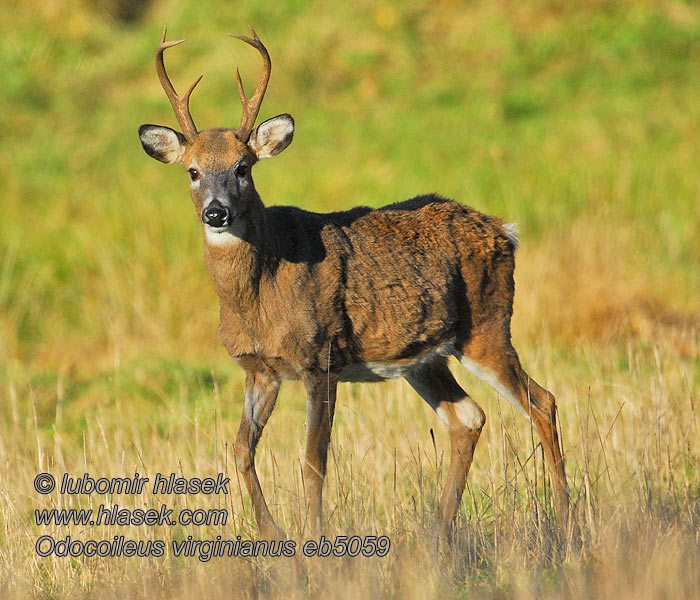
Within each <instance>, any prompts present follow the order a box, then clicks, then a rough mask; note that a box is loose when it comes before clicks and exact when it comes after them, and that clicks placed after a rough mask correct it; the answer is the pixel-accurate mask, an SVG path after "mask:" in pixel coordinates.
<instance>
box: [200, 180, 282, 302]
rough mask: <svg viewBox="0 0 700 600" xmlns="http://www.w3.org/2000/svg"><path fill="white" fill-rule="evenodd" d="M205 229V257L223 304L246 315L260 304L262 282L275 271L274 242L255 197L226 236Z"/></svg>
mask: <svg viewBox="0 0 700 600" xmlns="http://www.w3.org/2000/svg"><path fill="white" fill-rule="evenodd" d="M203 229H204V255H205V258H206V261H207V266H208V267H209V273H210V275H211V280H212V283H213V285H214V290H215V291H216V293H217V294H218V296H219V300H220V302H221V304H222V305H223V304H226V306H227V308H229V309H232V310H235V311H236V312H246V310H248V309H249V308H250V307H251V303H253V304H255V303H257V300H258V295H259V291H260V281H261V279H262V278H263V277H264V275H265V274H266V273H268V272H271V271H273V270H274V264H275V258H274V257H275V256H276V254H277V253H276V252H275V239H274V236H273V235H272V232H271V231H270V230H269V225H268V222H267V217H266V214H265V206H264V205H263V203H262V201H261V200H260V197H259V196H258V195H257V194H256V195H255V199H254V201H253V202H251V203H250V205H249V207H248V210H246V212H245V213H244V214H243V215H240V217H238V218H237V220H236V222H235V223H234V225H233V226H232V227H231V228H230V229H229V230H228V231H225V232H222V233H212V232H211V231H210V230H208V229H207V227H206V226H203Z"/></svg>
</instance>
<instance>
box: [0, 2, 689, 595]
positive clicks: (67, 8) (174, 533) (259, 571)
mask: <svg viewBox="0 0 700 600" xmlns="http://www.w3.org/2000/svg"><path fill="white" fill-rule="evenodd" d="M106 4H108V5H109V6H111V7H112V10H111V11H110V10H107V9H106V8H105V5H106ZM238 4H239V3H236V4H235V5H234V4H233V3H225V2H215V1H214V0H202V1H200V2H197V3H194V2H192V3H185V2H174V1H166V0H162V1H159V2H153V3H151V4H150V5H149V6H148V7H147V9H146V10H145V11H144V12H143V13H142V14H137V15H134V16H133V19H131V18H130V17H129V14H130V13H128V12H124V11H122V12H119V11H118V10H117V9H116V8H114V7H116V6H117V5H123V6H127V7H128V6H129V4H128V3H127V2H122V3H118V2H112V3H100V2H96V1H88V0H84V1H83V2H71V3H69V2H60V1H57V0H47V1H46V2H43V3H41V4H32V5H31V6H30V5H29V4H28V3H26V2H21V1H19V0H10V2H9V5H8V6H7V7H6V8H5V10H4V11H3V14H2V16H0V23H2V32H3V34H2V36H0V63H1V64H2V74H1V75H0V81H1V82H2V90H3V92H2V94H0V131H2V136H1V139H2V143H1V144H0V197H1V200H0V597H3V598H5V597H7V598H27V597H32V598H41V599H63V598H83V597H84V598H93V597H95V598H117V597H119V598H122V597H126V598H136V597H148V598H227V597H243V598H279V597H283V596H284V597H288V598H302V597H306V596H307V595H318V596H322V597H326V598H363V599H364V598H375V597H388V598H518V599H530V598H542V597H549V598H601V599H609V598H612V599H615V600H623V599H626V598H634V599H635V600H640V599H646V598H669V599H670V598H700V533H699V531H700V463H699V461H700V169H698V166H699V165H700V150H699V149H700V126H699V124H700V102H699V101H698V99H699V98H700V6H699V5H697V4H696V3H692V2H677V1H675V0H672V1H670V2H664V3H661V2H644V1H642V2H629V3H627V2H622V3H621V2H612V1H611V2H606V1H605V0H601V1H597V2H592V3H591V2H572V3H569V2H556V1H551V2H550V1H543V2H537V3H516V2H513V3H510V2H501V1H496V2H487V1H477V2H470V3H463V2H459V1H457V0H440V1H432V2H428V1H422V0H421V1H416V2H410V3H403V2H398V1H396V2H386V3H373V2H368V1H365V0H360V1H359V2H355V3H352V8H350V4H348V3H341V2H325V3H324V2H307V1H306V0H293V1H290V2H285V3H274V2H267V1H264V2H263V1H261V2H256V3H245V5H244V6H239V5H238ZM132 8H133V6H132ZM166 22H167V24H168V27H169V32H170V34H169V37H170V38H171V39H177V38H182V37H186V38H188V42H187V43H186V44H184V45H183V46H181V47H178V49H177V50H171V51H170V54H169V57H168V66H169V71H170V73H171V75H172V77H173V79H174V82H175V85H176V87H177V88H178V89H183V88H184V87H185V86H186V85H188V84H189V83H190V82H191V81H192V80H193V79H194V78H195V77H196V76H198V75H199V74H201V73H205V74H206V76H205V78H204V80H203V81H202V83H201V84H200V86H199V88H198V90H197V92H196V93H195V94H194V95H193V100H192V110H193V115H194V118H195V120H196V122H197V124H198V126H199V127H200V128H207V127H215V126H230V127H235V125H236V124H237V123H238V119H239V110H240V107H239V103H238V99H237V93H236V89H235V79H234V71H233V69H234V66H235V65H239V66H240V67H241V71H242V74H243V77H244V80H246V81H253V80H254V78H255V77H256V76H257V73H258V71H257V70H258V68H259V59H258V57H257V56H256V55H255V53H254V52H253V51H252V50H251V49H249V48H245V47H244V46H243V45H242V44H241V43H240V42H237V41H234V40H231V39H230V38H227V37H225V35H224V34H225V33H226V32H227V31H234V32H240V33H245V31H246V25H247V24H248V23H252V24H253V25H254V26H255V27H256V29H257V31H258V33H259V34H260V36H261V38H262V39H263V41H264V42H265V43H266V45H267V47H268V49H269V50H270V53H271V55H272V61H273V73H272V80H271V83H270V88H269V91H268V93H267V96H266V100H265V103H264V105H263V108H262V111H261V119H264V118H268V117H270V116H273V115H275V114H278V113H282V112H289V113H291V114H293V115H294V117H295V119H296V124H297V126H296V133H295V139H294V142H293V144H292V145H291V147H290V148H289V149H288V150H287V151H286V152H285V153H284V154H282V155H281V156H279V157H277V158H275V159H274V160H270V161H264V162H263V163H261V164H260V165H258V166H257V167H256V173H255V176H256V186H257V188H258V190H259V192H260V194H261V196H262V198H263V200H264V201H266V202H267V203H268V204H294V205H297V206H300V207H303V208H307V209H311V210H342V209H345V208H349V207H351V206H353V205H356V204H368V205H372V206H380V205H382V204H385V203H389V202H394V201H398V200H401V199H404V198H408V197H410V196H414V195H416V194H419V193H425V192H437V193H440V194H442V195H445V196H448V197H452V198H455V199H457V200H459V201H461V202H464V203H467V204H470V205H472V206H474V207H476V208H478V209H480V210H482V211H484V212H488V213H492V214H497V215H499V216H502V217H503V218H505V219H506V220H507V221H517V222H518V223H519V224H520V240H521V248H520V250H519V252H518V257H517V265H518V266H517V269H516V281H517V290H518V291H517V294H516V306H515V314H514V318H513V339H514V344H515V346H516V347H517V348H518V349H519V352H520V356H521V359H522V361H523V363H524V366H525V368H526V369H527V370H528V372H530V373H531V374H532V375H533V376H534V377H535V378H536V379H537V380H538V381H540V382H541V383H542V384H543V385H545V386H546V387H547V388H548V389H550V390H552V391H553V392H554V393H555V395H556V396H557V399H558V403H559V416H560V423H561V430H562V436H563V442H564V448H565V453H566V460H567V472H568V475H569V479H570V486H571V489H572V496H573V500H574V502H575V505H576V514H577V518H578V521H579V523H580V526H581V530H582V544H581V548H580V549H571V548H569V549H567V548H562V547H561V546H559V545H558V544H557V543H556V541H555V536H554V523H553V509H552V506H551V498H550V491H549V487H548V482H547V478H546V474H545V473H544V467H543V460H542V456H541V451H540V449H539V447H538V446H537V440H536V436H535V439H533V435H532V432H531V431H530V429H529V427H528V425H527V423H526V422H525V421H524V419H522V418H518V416H517V415H515V414H514V413H513V411H512V408H511V407H510V405H509V404H508V403H507V402H504V401H502V400H501V399H500V398H499V397H498V396H497V394H496V393H495V392H494V391H493V390H491V389H490V388H488V387H486V386H483V385H482V384H481V383H479V382H477V381H475V380H472V379H470V378H469V377H468V376H467V375H466V374H465V373H464V372H463V370H461V369H459V368H457V366H456V365H454V367H455V369H454V370H455V373H457V374H458V379H459V380H460V382H461V383H462V384H463V386H464V387H465V388H466V389H468V390H469V391H470V394H471V395H472V396H473V397H474V398H475V399H476V400H477V401H478V402H479V403H480V404H481V405H482V407H483V408H484V410H485V412H486V414H487V419H488V420H487V425H486V427H485V429H484V433H483V434H482V438H481V442H480V444H479V446H478V447H477V450H476V455H475V461H474V465H473V468H472V472H471V474H470V479H469V485H468V489H467V491H466V493H465V497H464V501H463V505H462V508H461V511H460V514H459V517H458V523H457V533H456V538H455V541H454V544H453V545H452V546H451V547H444V546H443V547H441V548H440V549H439V550H437V551H436V548H435V545H434V543H433V541H432V539H433V538H432V531H433V530H432V528H433V525H434V522H435V517H436V506H437V502H438V500H439V495H440V492H441V484H442V482H443V481H444V479H445V476H446V470H447V469H446V464H445V463H446V461H447V458H448V456H446V454H447V453H448V440H447V435H446V432H445V431H444V430H443V427H442V423H441V422H440V421H439V419H438V418H437V417H436V416H435V415H434V414H433V413H432V412H431V411H430V410H429V409H428V408H427V407H426V406H425V405H424V404H423V403H422V401H421V400H420V399H419V398H418V396H417V395H416V394H414V393H413V392H412V390H411V389H410V388H409V387H408V385H407V384H405V383H404V382H392V383H385V384H380V385H374V386H369V385H365V386H360V385H350V384H342V385H341V388H340V390H339V396H338V397H339V405H338V409H337V413H336V415H337V417H336V418H337V420H336V423H337V425H336V427H335V429H334V433H333V441H332V453H331V457H330V459H329V460H330V466H329V476H328V478H327V483H326V485H327V487H326V493H325V509H326V516H327V535H328V536H330V537H332V536H335V535H353V534H359V535H387V536H389V537H390V539H391V542H392V546H391V551H390V553H389V554H388V556H386V557H385V558H372V559H368V558H359V557H358V558H342V559H339V558H333V559H331V558H327V559H307V558H302V557H297V558H295V559H278V558H267V559H262V558H257V559H254V558H212V559H211V560H210V561H209V562H202V561H200V560H198V559H197V558H196V557H190V558H176V557H174V556H173V555H172V553H169V552H167V553H166V556H165V557H163V558H148V559H145V558H125V557H121V558H85V557H79V558H70V557H69V558H58V557H47V558H41V557H39V556H37V554H36V553H35V550H34V545H35V543H36V540H37V538H39V537H40V536H41V535H45V534H48V535H52V536H54V537H56V538H57V539H58V538H64V537H65V536H66V535H70V536H72V537H73V538H76V539H82V540H86V539H95V540H99V539H107V540H111V539H112V538H113V537H114V536H115V535H116V536H119V535H123V536H125V538H128V539H133V540H148V539H162V540H165V541H166V542H167V543H168V544H169V543H170V542H171V541H172V540H182V539H186V538H187V536H188V535H191V536H193V538H197V539H203V540H204V539H209V540H211V539H215V538H216V536H218V535H220V536H222V538H228V539H232V538H235V537H236V536H238V535H240V536H241V537H242V538H243V539H255V538H256V536H257V532H256V528H255V525H254V519H253V516H252V513H251V508H250V503H249V500H248V498H247V495H246V494H245V492H244V491H241V489H242V482H239V480H238V478H237V475H236V470H235V465H234V461H233V457H232V443H233V440H234V437H235V433H236V429H237V425H238V419H239V417H240V413H241V407H242V397H243V377H242V372H241V371H240V370H239V369H238V368H236V367H235V365H234V364H233V363H232V362H231V361H230V359H229V358H228V356H227V354H226V351H225V350H224V349H223V347H221V346H220V345H219V344H218V342H217V340H216V336H215V331H216V327H217V325H218V304H217V300H216V297H215V295H214V292H213V290H212V289H211V286H210V284H209V281H208V274H207V272H206V267H205V265H204V261H203V253H202V240H201V231H200V227H199V224H198V221H197V217H196V215H195V214H194V211H193V209H192V205H191V202H190V200H189V199H188V194H187V184H186V176H185V174H184V173H182V172H181V171H179V170H178V169H176V168H174V167H173V168H166V167H163V166H161V165H158V164H157V163H155V162H153V161H152V160H151V159H149V158H148V157H147V156H146V155H145V154H144V153H143V151H142V149H141V147H140V144H139V141H138V137H137V133H136V132H137V129H138V126H139V125H140V124H142V123H158V124H164V125H169V126H174V125H175V120H174V117H173V116H172V112H171V110H170V106H169V105H168V102H167V100H166V98H165V96H164V94H163V92H162V90H161V88H160V86H159V84H158V81H157V78H156V76H155V71H154V68H153V52H154V49H155V46H156V45H157V42H158V39H159V35H160V31H161V29H162V25H163V23H166ZM250 85H251V84H249V86H250ZM304 404H305V397H304V392H303V389H302V387H301V386H300V385H299V384H295V383H287V384H285V386H284V387H283V389H282V393H281V395H280V399H279V401H278V405H277V409H276V412H275V414H274V415H273V417H272V419H271V422H270V424H269V425H268V427H267V428H266V430H265V434H264V436H263V440H262V444H261V447H260V450H259V453H258V465H259V473H260V477H261V481H262V484H263V488H264V490H265V492H266V494H267V495H268V497H269V500H270V502H271V510H272V512H273V514H274V515H275V516H276V518H277V519H278V520H279V522H280V523H281V524H282V526H283V527H284V529H285V530H286V531H287V533H288V534H289V535H290V537H291V538H292V539H296V540H303V539H306V538H307V537H308V531H307V528H306V525H305V506H304V500H303V497H304V496H303V494H304V492H303V486H304V482H303V480H302V478H301V474H300V473H301V471H300V467H301V464H302V463H301V461H302V457H303V440H304V416H305V408H304ZM431 432H434V436H435V438H434V440H435V441H433V437H432V433H431ZM42 471H47V472H50V473H52V474H53V475H55V476H56V477H57V478H60V477H61V476H62V474H63V473H70V474H74V475H78V476H80V475H82V474H83V473H85V472H89V473H90V474H91V475H93V476H95V477H117V476H130V475H133V473H134V472H135V471H138V472H139V473H141V474H143V475H144V476H149V477H154V476H155V474H156V473H158V472H162V473H166V474H169V473H171V472H176V473H178V474H183V475H184V476H187V477H193V476H200V477H204V476H215V475H216V473H218V472H223V473H225V474H226V475H228V476H229V477H230V478H231V481H232V488H231V491H232V493H231V494H229V495H228V496H226V497H225V498H221V497H215V496H211V497H200V496H188V497H175V496H168V497H165V500H163V497H155V496H153V495H152V494H150V493H144V494H141V495H135V496H127V495H114V496H111V497H109V496H108V497H104V496H99V495H91V496H87V495H83V496H68V495H63V496H62V495H59V494H58V493H56V492H54V493H52V494H49V495H46V496H41V495H39V494H38V493H37V492H36V491H35V490H34V486H33V481H34V477H35V476H36V475H37V473H40V472H42ZM163 501H165V502H166V503H167V504H168V505H169V506H171V505H172V506H173V507H175V508H178V509H179V508H183V507H190V508H203V509H206V508H216V507H220V508H226V509H227V510H228V511H229V517H230V521H229V523H228V524H227V525H226V526H224V527H221V526H219V527H215V526H208V527H207V526H202V527H194V526H188V527H177V528H165V527H163V528H152V527H145V526H129V527H127V526H85V527H67V526H66V527H48V526H43V527H40V526H38V525H37V524H36V522H35V515H34V510H35V509H41V508H50V507H67V508H71V507H73V508H88V507H92V508H96V507H97V506H98V505H99V504H101V503H104V502H106V503H108V504H118V505H119V506H123V507H127V508H136V507H140V508H144V507H156V508H157V507H159V506H160V504H161V503H162V502H163Z"/></svg>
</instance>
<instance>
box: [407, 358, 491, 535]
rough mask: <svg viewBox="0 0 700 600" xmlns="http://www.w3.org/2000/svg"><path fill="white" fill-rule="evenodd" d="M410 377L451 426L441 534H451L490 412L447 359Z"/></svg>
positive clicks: (409, 380)
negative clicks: (458, 378) (468, 390)
mask: <svg viewBox="0 0 700 600" xmlns="http://www.w3.org/2000/svg"><path fill="white" fill-rule="evenodd" d="M406 381H408V383H409V384H410V385H411V386H412V387H413V389H415V390H416V392H418V394H420V396H421V397H422V398H423V399H424V400H425V401H426V402H427V403H428V404H429V405H430V406H431V408H432V409H433V410H434V411H435V412H436V413H437V414H438V416H439V417H440V418H441V419H442V420H443V421H444V422H445V424H446V425H447V426H448V428H449V433H450V467H449V471H448V473H447V481H446V482H445V488H444V490H443V493H442V499H441V500H440V521H439V528H440V534H441V535H442V536H444V537H446V538H449V537H450V534H451V531H452V522H453V521H454V518H455V516H456V514H457V510H458V509H459V504H460V502H461V500H462V493H463V492H464V487H465V485H466V483H467V475H468V474H469V467H470V466H471V464H472V458H473V457H474V448H475V447H476V443H477V442H478V441H479V435H480V434H481V429H482V428H483V426H484V423H485V422H486V416H485V415H484V411H483V410H481V408H480V407H479V405H478V404H477V403H476V402H474V400H472V399H471V398H470V397H469V395H468V394H467V393H466V392H465V391H464V390H463V389H462V388H461V387H460V386H459V384H458V383H457V382H456V381H455V379H454V377H453V376H452V373H450V370H449V369H448V367H447V364H446V363H433V364H430V365H422V366H421V367H419V368H417V369H416V370H415V371H413V372H412V373H411V374H409V375H407V376H406Z"/></svg>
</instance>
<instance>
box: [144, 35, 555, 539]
mask: <svg viewBox="0 0 700 600" xmlns="http://www.w3.org/2000/svg"><path fill="white" fill-rule="evenodd" d="M255 38H256V40H257V41H254V40H249V39H248V41H247V43H249V44H251V45H256V47H258V46H257V42H259V40H258V39H257V36H255ZM163 39H165V34H164V36H163ZM246 39H247V38H246ZM244 41H245V40H244ZM260 46H262V44H261V43H260ZM263 48H264V47H263ZM259 49H260V48H259ZM265 53H266V51H265ZM253 120H254V118H253ZM293 127H294V122H293V119H292V118H291V116H289V115H279V116H278V117H275V118H274V119H270V120H268V121H266V122H264V123H263V124H261V125H259V126H258V128H257V129H255V130H254V131H252V132H251V133H250V136H248V132H247V130H246V135H245V136H244V137H245V141H243V139H242V138H241V136H240V133H239V132H238V131H233V130H228V129H211V130H207V131H202V132H195V133H194V134H193V135H190V136H188V137H187V138H185V137H184V136H182V135H181V134H179V133H177V132H175V131H173V130H171V129H168V128H164V127H158V126H154V125H144V126H142V127H141V129H140V130H139V132H140V136H141V142H142V144H143V146H144V149H145V150H146V152H147V153H148V154H149V155H150V156H152V157H154V158H156V159H158V160H160V161H162V162H178V163H180V164H181V165H183V166H184V167H185V168H187V169H188V171H189V173H190V177H191V178H192V182H193V183H192V186H191V192H192V199H193V201H194V205H195V208H196V211H197V214H198V215H201V219H202V221H203V230H204V234H205V236H204V237H205V257H206V261H207V265H208V267H209V271H210V274H211V280H212V283H213V285H214V289H215V290H216V293H217V294H218V296H219V301H220V311H221V323H220V326H219V338H220V339H221V341H222V343H223V345H224V346H225V347H226V349H227V350H228V351H229V353H230V354H231V356H232V357H233V358H234V359H235V360H236V361H237V362H238V364H239V365H240V366H241V367H242V368H243V369H245V371H246V396H245V406H244V410H243V417H242V419H241V425H240V428H239V431H238V437H237V439H236V444H235V454H236V462H237V465H238V468H239V469H240V471H241V473H242V476H243V479H244V481H245V483H246V487H247V488H248V492H249V494H250V497H251V499H252V503H253V509H254V512H255V517H256V520H257V522H258V526H259V528H260V531H261V533H262V534H263V535H266V536H280V535H282V533H281V532H280V531H279V530H278V529H277V526H276V525H275V523H274V521H273V519H272V516H271V515H270V512H269V510H268V508H267V505H266V503H265V499H264V497H263V494H262V490H261V487H260V483H259V481H258V478H257V474H256V471H255V449H256V447H257V444H258V441H259V439H260V435H261V434H262V430H263V428H264V426H265V423H266V422H267V420H268V418H269V416H270V414H271V412H272V410H273V408H274V405H275V400H276V398H277V393H278V390H279V386H280V383H281V381H282V380H283V379H301V380H302V381H303V382H304V384H305V386H306V389H307V447H306V460H305V465H304V475H305V479H306V490H307V495H308V502H309V523H310V526H311V529H312V530H313V531H314V532H316V533H317V532H318V531H319V530H320V529H321V527H322V487H323V479H324V476H325V471H326V457H327V451H328V444H329V441H330V436H331V428H332V424H333V414H334V408H335V394H336V386H337V383H338V382H339V381H343V380H352V381H378V380H381V379H383V378H386V377H399V376H403V377H405V378H406V379H407V380H408V381H409V383H410V384H411V385H412V386H413V387H414V388H415V389H416V390H417V391H418V392H419V393H420V395H421V396H422V397H423V398H424V399H425V400H426V401H427V402H428V403H429V404H430V406H431V407H432V408H433V409H435V410H436V411H437V412H438V414H439V415H440V416H441V417H442V418H443V419H444V420H445V421H446V423H447V424H448V427H449V432H450V446H451V462H450V469H449V473H448V477H447V482H446V484H445V490H444V493H443V496H442V500H441V503H440V530H441V531H442V532H443V533H444V534H445V535H449V532H450V527H451V524H452V521H453V519H454V516H455V514H456V512H457V509H458V507H459V503H460V500H461V497H462V493H463V490H464V486H465V483H466V478H467V474H468V471H469V467H470V465H471V462H472V458H473V453H474V448H475V446H476V443H477V441H478V439H479V435H480V432H481V429H482V427H483V424H484V422H485V416H484V413H483V411H482V410H481V408H479V406H478V405H477V404H476V403H475V402H474V401H473V400H472V399H471V398H470V397H469V396H468V395H467V394H466V392H464V390H462V388H461V387H460V386H459V385H458V384H457V382H456V381H455V380H454V378H453V377H452V375H451V373H450V371H449V369H448V367H447V359H448V356H449V355H454V356H456V357H457V358H459V359H460V360H462V362H463V364H465V366H467V368H470V370H472V371H473V372H474V373H476V374H477V375H478V376H480V377H482V378H483V379H485V380H486V381H487V382H488V383H490V384H491V385H493V386H494V387H495V388H496V389H497V390H498V391H499V392H500V393H502V394H504V395H506V397H508V399H510V400H511V401H513V402H515V403H517V404H518V405H519V406H520V407H521V408H522V409H523V411H524V412H525V413H526V414H527V415H528V416H529V417H530V419H531V420H532V422H533V424H534V426H535V428H536V430H537V432H538V434H539V436H540V438H541V440H542V445H543V448H544V452H545V455H546V457H547V461H548V463H549V467H550V472H551V474H552V480H553V488H554V493H555V498H556V503H557V513H558V518H559V522H560V526H561V527H562V529H563V530H564V531H566V530H567V524H568V523H569V497H568V490H567V486H566V474H565V472H564V463H563V459H562V453H561V449H560V447H559V440H558V437H557V426H556V407H555V403H554V396H552V394H551V393H550V392H548V391H547V390H544V389H543V388H541V387H540V386H539V385H538V384H537V383H536V382H535V381H534V380H532V379H530V377H529V376H528V375H527V374H526V373H525V371H523V369H522V367H521V365H520V361H519V360H518V356H517V353H516V352H515V349H514V348H513V346H512V344H511V341H510V320H511V315H512V310H513V295H514V284H513V270H514V266H515V261H514V254H515V242H514V240H513V239H512V235H511V234H509V232H508V231H507V230H506V229H505V228H504V225H503V222H502V221H501V220H500V219H497V218H495V217H490V216H487V215H484V214H482V213H480V212H478V211H476V210H474V209H471V208H468V207H466V206H463V205H461V204H457V203H456V202H453V201H450V200H445V199H444V198H440V197H439V196H435V195H428V196H420V197H416V198H413V199H411V200H407V201H405V202H400V203H397V204H392V205H390V206H385V207H383V208H380V209H370V208H366V207H357V208H354V209H352V210H349V211H345V212H336V213H329V214H318V213H311V212H307V211H304V210H301V209H299V208H294V207H283V206H272V207H269V208H266V207H265V206H264V205H263V203H262V201H261V200H260V197H259V196H258V194H257V192H256V191H255V186H254V184H253V180H252V177H251V175H250V168H252V166H253V164H254V163H255V162H256V160H257V159H258V157H266V156H273V155H275V154H278V153H279V152H281V151H282V150H283V149H284V148H286V147H287V145H289V143H290V142H291V140H292V135H293ZM210 235H211V236H220V237H213V238H210ZM222 239H223V243H221V244H219V243H214V242H213V241H212V240H216V241H217V242H218V241H219V240H222Z"/></svg>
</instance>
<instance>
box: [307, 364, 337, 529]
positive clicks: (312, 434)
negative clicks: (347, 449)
mask: <svg viewBox="0 0 700 600" xmlns="http://www.w3.org/2000/svg"><path fill="white" fill-rule="evenodd" d="M337 385H338V378H337V376H336V375H333V374H329V373H319V374H318V375H313V376H311V377H309V378H308V379H307V380H306V457H305V459H306V460H305V464H304V481H305V485H306V497H307V500H308V503H309V523H310V527H311V532H312V533H313V534H314V535H318V534H320V532H321V529H322V525H323V480H324V478H325V476H326V462H327V458H328V446H329V444H330V441H331V429H332V427H333V415H334V413H335V396H336V389H337Z"/></svg>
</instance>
